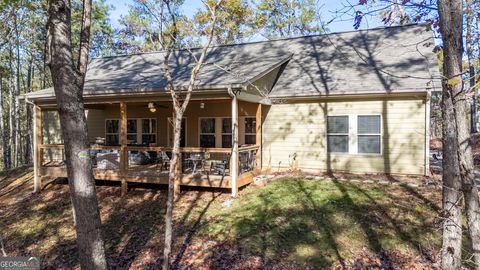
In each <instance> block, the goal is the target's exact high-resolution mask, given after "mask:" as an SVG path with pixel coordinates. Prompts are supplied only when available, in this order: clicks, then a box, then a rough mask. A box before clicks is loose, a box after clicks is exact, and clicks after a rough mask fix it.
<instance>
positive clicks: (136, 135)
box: [119, 118, 138, 144]
mask: <svg viewBox="0 0 480 270" xmlns="http://www.w3.org/2000/svg"><path fill="white" fill-rule="evenodd" d="M129 120H135V122H136V123H137V126H136V128H137V130H136V131H135V133H128V121H129ZM119 131H120V130H119ZM128 135H135V137H136V138H135V143H136V144H138V119H137V118H127V144H128Z"/></svg>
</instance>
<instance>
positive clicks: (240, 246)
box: [0, 169, 441, 269]
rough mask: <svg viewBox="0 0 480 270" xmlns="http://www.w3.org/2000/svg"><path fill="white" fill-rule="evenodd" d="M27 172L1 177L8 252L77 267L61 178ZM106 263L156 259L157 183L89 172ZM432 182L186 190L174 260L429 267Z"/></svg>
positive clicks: (159, 228) (126, 265)
mask: <svg viewBox="0 0 480 270" xmlns="http://www.w3.org/2000/svg"><path fill="white" fill-rule="evenodd" d="M32 182H33V181H32V173H31V172H30V170H29V169H23V170H17V171H14V172H11V173H10V174H4V175H1V177H0V233H1V236H2V237H3V239H4V243H5V249H6V252H7V253H8V255H11V256H14V255H18V256H22V255H23V256H32V255H33V256H38V257H40V258H41V261H42V265H43V268H45V269H72V268H78V258H77V253H76V246H75V230H74V228H73V223H72V214H71V208H70V207H71V206H70V200H69V195H68V185H67V184H66V183H64V182H63V183H62V182H57V183H53V184H50V185H47V187H46V188H45V189H44V190H43V191H42V192H41V193H40V194H33V195H31V191H32ZM98 184H99V186H98V189H97V190H98V198H99V204H100V211H101V217H102V223H103V232H104V237H105V240H106V250H107V256H108V263H109V264H110V266H111V268H113V269H158V267H159V266H160V264H161V261H162V251H163V243H162V241H163V222H164V221H163V215H164V211H165V200H166V191H165V190H164V189H160V188H157V189H147V188H145V186H132V190H130V192H129V193H128V195H127V196H126V197H124V198H122V197H120V188H119V187H118V186H108V185H106V183H102V182H101V181H100V182H98ZM440 195H441V194H440V191H439V190H436V189H423V188H418V189H412V188H409V187H403V186H392V185H388V186H386V185H377V184H362V183H352V182H345V181H335V180H309V179H306V178H301V177H289V178H283V179H280V180H277V181H274V182H272V183H270V184H268V185H267V186H265V187H248V188H246V189H244V190H242V191H241V193H240V197H239V198H238V199H236V200H234V202H233V204H232V205H231V206H230V207H223V206H222V204H223V203H224V202H225V201H226V200H228V199H229V194H228V193H221V192H218V191H216V192H211V191H198V190H196V191H195V190H190V191H186V192H183V193H182V196H181V198H180V201H179V202H178V203H177V204H176V209H175V213H174V215H175V245H174V246H175V247H174V254H173V258H172V259H173V261H174V262H175V265H176V266H177V267H178V269H264V268H269V269H309V268H310V269H319V268H320V269H332V268H337V269H342V268H343V269H364V268H369V269H380V268H383V269H399V268H400V269H410V268H411V267H416V266H418V267H421V268H423V269H432V268H436V263H435V258H436V255H435V254H436V253H435V251H437V250H438V249H439V245H440V230H439V229H438V224H437V220H436V218H437V216H438V215H437V213H438V207H439V202H440Z"/></svg>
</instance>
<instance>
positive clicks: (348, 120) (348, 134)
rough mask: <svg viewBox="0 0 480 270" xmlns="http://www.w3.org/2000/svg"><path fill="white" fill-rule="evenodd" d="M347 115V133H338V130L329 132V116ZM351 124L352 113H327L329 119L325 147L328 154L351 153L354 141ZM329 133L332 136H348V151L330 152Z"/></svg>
mask: <svg viewBox="0 0 480 270" xmlns="http://www.w3.org/2000/svg"><path fill="white" fill-rule="evenodd" d="M345 116H346V117H347V122H348V130H347V132H345V133H338V132H334V133H328V117H345ZM351 126H352V124H351V123H350V115H348V114H333V115H327V119H326V121H325V134H326V137H325V148H326V151H327V153H328V154H339V155H348V154H351V148H352V142H351V139H350V138H351ZM329 135H332V136H335V135H337V136H347V142H348V149H347V152H330V151H329V150H328V136H329Z"/></svg>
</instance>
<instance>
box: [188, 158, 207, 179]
mask: <svg viewBox="0 0 480 270" xmlns="http://www.w3.org/2000/svg"><path fill="white" fill-rule="evenodd" d="M186 160H188V161H191V162H192V164H193V169H192V174H197V173H198V171H197V166H198V164H202V163H203V161H204V160H205V157H204V156H203V155H202V154H201V153H193V154H191V155H190V156H189V157H188V158H187V159H186Z"/></svg>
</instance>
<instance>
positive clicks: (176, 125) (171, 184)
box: [162, 0, 222, 270]
mask: <svg viewBox="0 0 480 270" xmlns="http://www.w3.org/2000/svg"><path fill="white" fill-rule="evenodd" d="M164 2H165V5H166V8H167V11H168V13H169V14H170V17H171V23H172V26H173V29H174V30H173V33H172V35H171V37H170V38H169V41H168V44H162V46H163V49H164V51H165V59H164V62H163V69H164V72H165V78H166V80H167V89H168V90H169V91H170V95H171V97H172V103H173V110H174V115H173V149H172V160H171V162H170V170H169V177H168V199H167V211H166V214H165V248H164V251H163V255H164V261H163V264H162V269H164V270H167V269H169V267H170V254H171V251H172V238H173V235H172V234H173V220H172V219H173V217H172V214H173V207H174V200H175V198H174V197H175V194H176V193H177V191H178V183H176V181H175V179H176V178H177V177H179V175H177V174H179V173H180V170H179V168H177V167H178V166H179V159H180V158H181V156H180V134H181V128H182V117H183V114H184V113H185V111H186V109H187V106H188V103H189V101H190V98H191V96H192V92H193V86H194V84H195V81H196V77H197V75H198V74H199V71H200V69H201V67H202V65H203V63H204V61H205V56H206V54H207V52H208V49H209V47H210V44H211V42H212V39H213V34H214V29H215V24H216V21H217V9H218V6H219V5H220V4H221V2H222V0H218V1H216V2H215V3H212V1H205V2H204V3H205V6H206V7H207V9H208V10H209V12H210V16H211V23H210V27H209V28H208V30H207V31H208V32H207V39H206V41H205V44H204V45H203V47H202V48H201V51H200V56H198V58H197V56H195V55H194V53H193V52H192V58H193V59H195V61H196V63H195V66H194V67H193V68H192V70H191V71H190V78H189V80H188V84H187V86H186V90H185V91H181V90H179V89H176V88H175V78H174V77H173V75H172V72H171V69H170V63H169V59H170V57H171V55H172V54H174V53H175V46H176V44H177V40H176V38H177V33H178V31H177V20H176V17H175V14H174V13H173V12H172V9H171V6H170V1H168V0H164Z"/></svg>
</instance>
